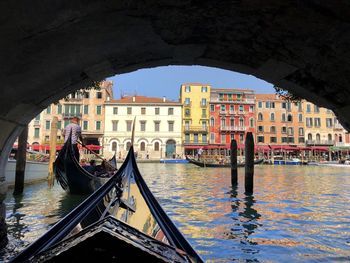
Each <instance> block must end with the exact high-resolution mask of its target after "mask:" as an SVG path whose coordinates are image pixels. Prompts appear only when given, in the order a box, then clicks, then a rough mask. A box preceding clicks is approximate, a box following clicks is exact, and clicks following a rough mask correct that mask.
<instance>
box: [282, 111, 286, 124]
mask: <svg viewBox="0 0 350 263" xmlns="http://www.w3.org/2000/svg"><path fill="white" fill-rule="evenodd" d="M282 121H283V122H285V121H286V114H285V113H282Z"/></svg>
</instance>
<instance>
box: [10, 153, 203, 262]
mask: <svg viewBox="0 0 350 263" xmlns="http://www.w3.org/2000/svg"><path fill="white" fill-rule="evenodd" d="M75 232H77V233H75ZM141 259H147V260H149V261H150V262H203V261H202V259H201V258H200V256H199V255H198V254H197V253H196V252H195V250H194V249H193V248H192V247H191V245H190V244H189V243H188V242H187V240H186V239H185V238H184V237H183V236H182V234H181V233H180V232H179V230H178V229H177V228H176V226H175V225H174V223H173V222H172V221H171V220H170V218H169V217H168V216H167V215H166V213H165V212H164V210H163V209H162V208H161V206H160V205H159V203H158V202H157V200H156V198H155V197H154V196H153V194H152V193H151V191H150V190H149V188H148V187H147V185H146V183H145V181H144V180H143V178H142V176H141V174H140V172H139V170H138V167H137V165H136V160H135V156H134V150H133V147H131V148H130V150H129V153H128V156H127V157H126V159H125V161H124V163H123V165H122V166H121V167H120V169H119V170H118V171H117V172H116V173H115V174H114V175H113V177H111V178H110V179H109V180H108V181H107V182H106V183H105V184H103V185H102V186H101V187H100V188H99V189H97V190H96V191H95V192H94V193H93V194H91V195H90V196H89V197H88V198H87V199H86V200H85V201H83V202H82V203H81V204H80V205H79V206H78V207H76V208H75V209H74V210H73V211H72V212H70V213H69V214H68V215H67V216H66V217H64V218H63V219H61V220H60V221H59V222H58V223H56V224H55V225H54V226H53V227H52V228H51V229H50V230H49V231H48V232H47V233H46V234H44V235H43V236H42V237H41V238H39V239H38V240H37V241H35V242H34V243H33V244H31V245H30V246H29V247H28V248H26V249H25V250H23V251H22V252H21V253H20V254H19V255H18V256H17V257H15V258H14V259H12V262H45V261H46V262H66V261H67V262H80V261H85V260H90V261H91V260H92V261H101V262H124V261H128V262H134V261H137V260H138V261H140V260H141Z"/></svg>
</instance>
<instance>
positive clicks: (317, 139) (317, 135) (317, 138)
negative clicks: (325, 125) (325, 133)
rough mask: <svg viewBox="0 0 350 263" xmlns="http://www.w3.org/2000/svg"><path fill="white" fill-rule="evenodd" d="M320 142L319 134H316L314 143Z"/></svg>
mask: <svg viewBox="0 0 350 263" xmlns="http://www.w3.org/2000/svg"><path fill="white" fill-rule="evenodd" d="M320 140H321V136H320V134H319V133H317V134H316V141H318V142H319V141H320Z"/></svg>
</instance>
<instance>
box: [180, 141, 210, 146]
mask: <svg viewBox="0 0 350 263" xmlns="http://www.w3.org/2000/svg"><path fill="white" fill-rule="evenodd" d="M182 143H183V145H207V144H208V143H209V141H208V140H207V141H204V142H203V141H199V140H198V141H196V140H184V141H183V142H182Z"/></svg>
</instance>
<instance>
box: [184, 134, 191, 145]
mask: <svg viewBox="0 0 350 263" xmlns="http://www.w3.org/2000/svg"><path fill="white" fill-rule="evenodd" d="M185 142H187V143H189V142H190V135H189V134H188V133H186V134H185Z"/></svg>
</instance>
